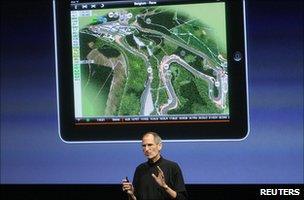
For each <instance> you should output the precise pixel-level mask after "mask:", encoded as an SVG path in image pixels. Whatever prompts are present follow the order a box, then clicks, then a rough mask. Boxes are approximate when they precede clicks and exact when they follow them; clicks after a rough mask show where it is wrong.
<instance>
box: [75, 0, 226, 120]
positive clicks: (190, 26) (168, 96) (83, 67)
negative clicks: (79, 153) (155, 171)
mask: <svg viewBox="0 0 304 200" xmlns="http://www.w3.org/2000/svg"><path fill="white" fill-rule="evenodd" d="M163 2H164V1H162V2H157V1H145V2H132V1H131V2H128V1H127V2H118V1H116V2H112V3H111V2H100V3H96V2H94V3H77V2H76V3H73V1H72V3H71V34H72V55H73V58H72V59H73V88H74V108H75V123H76V124H80V125H81V124H88V123H96V124H103V123H150V122H160V121H165V122H170V121H171V122H172V121H173V122H185V121H186V122H187V121H189V122H195V121H198V122H204V121H206V122H226V121H229V99H228V93H229V88H228V76H229V74H228V70H227V68H228V67H230V66H227V45H226V19H225V3H224V2H216V3H192V4H189V3H188V4H187V3H182V4H181V3H179V4H177V3H176V4H170V5H169V4H168V3H167V4H164V3H163ZM170 2H172V1H170Z"/></svg>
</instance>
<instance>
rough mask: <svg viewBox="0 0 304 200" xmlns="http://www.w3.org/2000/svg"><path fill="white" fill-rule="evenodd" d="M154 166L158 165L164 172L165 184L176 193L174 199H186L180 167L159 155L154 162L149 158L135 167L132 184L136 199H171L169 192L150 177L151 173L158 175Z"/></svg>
mask: <svg viewBox="0 0 304 200" xmlns="http://www.w3.org/2000/svg"><path fill="white" fill-rule="evenodd" d="M156 166H159V167H160V168H161V169H162V171H163V172H164V175H165V180H166V184H167V185H168V186H169V187H170V188H171V189H173V190H174V191H175V192H176V193H177V196H176V199H178V200H184V199H187V192H186V188H185V184H184V179H183V175H182V172H181V170H180V167H179V166H178V164H177V163H175V162H172V161H169V160H166V159H164V158H162V157H160V159H158V160H157V161H156V162H155V163H153V162H152V161H150V160H149V161H147V162H145V163H142V164H140V165H139V166H138V167H137V168H136V170H135V173H134V178H133V186H134V188H135V196H136V198H137V200H167V199H171V198H170V196H169V194H168V193H167V192H166V191H165V190H164V189H163V188H162V187H160V186H159V185H158V184H157V182H156V181H155V180H154V179H153V177H152V173H153V174H155V175H156V176H157V175H158V170H157V167H156Z"/></svg>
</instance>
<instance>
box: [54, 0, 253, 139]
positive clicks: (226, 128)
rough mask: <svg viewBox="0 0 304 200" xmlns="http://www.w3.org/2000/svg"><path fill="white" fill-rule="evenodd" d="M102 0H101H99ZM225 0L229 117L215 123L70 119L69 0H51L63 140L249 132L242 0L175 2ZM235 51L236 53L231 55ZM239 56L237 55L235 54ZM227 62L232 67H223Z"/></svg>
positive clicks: (218, 136)
mask: <svg viewBox="0 0 304 200" xmlns="http://www.w3.org/2000/svg"><path fill="white" fill-rule="evenodd" d="M102 2H105V1H102ZM207 2H225V3H226V27H227V62H228V74H229V80H228V84H229V93H228V94H229V110H230V120H229V122H216V123H214V122H213V123H206V122H202V123H178V122H177V123H151V124H150V123H144V124H135V125H134V124H104V125H82V126H79V125H75V115H74V96H73V77H72V67H66V66H72V59H71V58H72V51H71V42H70V41H71V29H70V27H71V26H70V1H69V0H62V1H55V0H53V9H54V29H55V31H54V32H55V51H56V52H55V54H56V55H55V56H56V76H57V78H56V81H57V82H56V83H57V108H58V128H59V136H60V138H61V139H62V140H63V141H64V142H68V143H69V142H132V141H139V139H140V137H141V135H142V133H144V132H147V131H156V132H158V133H160V135H161V136H162V137H163V139H164V140H165V141H210V140H211V141H218V140H243V139H245V138H246V136H247V135H248V132H249V117H248V116H249V115H248V76H247V50H246V18H245V2H244V1H243V0H237V1H229V0H228V1H227V0H226V1H218V0H213V1H210V0H209V1H205V0H194V1H178V4H180V3H187V4H190V3H207ZM237 56H241V57H237ZM239 58H241V59H240V60H239ZM231 65H233V68H232V67H229V66H231Z"/></svg>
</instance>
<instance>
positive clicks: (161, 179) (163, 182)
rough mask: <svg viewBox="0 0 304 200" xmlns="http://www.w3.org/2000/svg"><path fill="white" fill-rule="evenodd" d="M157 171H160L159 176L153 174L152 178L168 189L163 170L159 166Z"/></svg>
mask: <svg viewBox="0 0 304 200" xmlns="http://www.w3.org/2000/svg"><path fill="white" fill-rule="evenodd" d="M157 170H158V175H157V176H155V174H152V177H153V178H154V180H155V181H156V182H157V183H158V185H159V186H161V187H163V188H165V189H166V187H168V186H167V184H166V180H165V175H164V172H163V171H162V170H161V168H160V167H159V166H157Z"/></svg>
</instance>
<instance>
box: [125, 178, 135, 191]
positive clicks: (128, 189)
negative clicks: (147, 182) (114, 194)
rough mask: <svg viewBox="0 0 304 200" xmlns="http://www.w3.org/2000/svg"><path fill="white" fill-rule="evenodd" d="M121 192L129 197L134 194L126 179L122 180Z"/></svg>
mask: <svg viewBox="0 0 304 200" xmlns="http://www.w3.org/2000/svg"><path fill="white" fill-rule="evenodd" d="M122 191H125V192H127V193H128V194H129V195H133V194H134V188H133V185H132V183H130V182H129V181H128V180H127V179H123V180H122Z"/></svg>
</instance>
